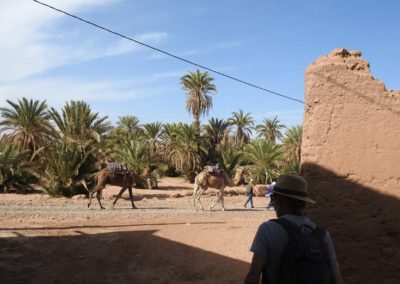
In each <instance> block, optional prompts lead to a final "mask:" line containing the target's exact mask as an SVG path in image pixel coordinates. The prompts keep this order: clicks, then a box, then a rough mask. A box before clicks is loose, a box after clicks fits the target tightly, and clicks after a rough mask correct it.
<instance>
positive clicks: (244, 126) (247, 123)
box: [228, 109, 254, 147]
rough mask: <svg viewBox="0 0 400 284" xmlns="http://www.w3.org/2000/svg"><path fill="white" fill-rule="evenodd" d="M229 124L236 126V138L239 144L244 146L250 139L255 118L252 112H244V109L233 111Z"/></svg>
mask: <svg viewBox="0 0 400 284" xmlns="http://www.w3.org/2000/svg"><path fill="white" fill-rule="evenodd" d="M228 123H229V125H232V126H235V127H236V132H235V140H236V143H237V144H238V145H239V146H241V147H242V146H243V145H244V144H245V143H247V142H248V141H249V140H250V135H251V129H252V128H253V125H254V119H253V118H252V117H251V113H246V114H244V113H243V110H242V109H239V112H233V113H232V117H231V118H229V119H228Z"/></svg>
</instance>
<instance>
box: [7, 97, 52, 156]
mask: <svg viewBox="0 0 400 284" xmlns="http://www.w3.org/2000/svg"><path fill="white" fill-rule="evenodd" d="M7 103H8V104H9V105H10V106H11V107H10V108H0V112H1V117H2V118H3V120H2V121H0V132H3V133H4V142H5V143H12V144H14V145H16V146H17V147H18V149H19V150H21V151H23V150H29V151H31V155H34V154H35V152H36V151H38V150H39V149H41V148H42V147H44V146H46V145H48V144H49V143H50V142H51V141H52V140H53V138H54V137H55V136H56V135H57V134H56V132H55V131H54V128H53V127H52V125H51V123H50V121H49V119H50V115H49V114H48V113H47V104H46V101H42V102H40V101H38V100H35V101H33V100H28V99H26V98H22V100H18V103H14V102H12V101H10V100H7Z"/></svg>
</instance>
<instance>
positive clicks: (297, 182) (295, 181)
mask: <svg viewBox="0 0 400 284" xmlns="http://www.w3.org/2000/svg"><path fill="white" fill-rule="evenodd" d="M273 194H278V195H282V196H286V197H290V198H294V199H297V200H301V201H305V202H308V203H314V204H315V203H316V202H315V201H314V200H312V199H311V198H308V197H307V195H308V183H307V181H306V180H305V179H303V178H302V177H297V176H288V175H281V176H279V177H278V178H277V180H276V185H275V187H274V189H273Z"/></svg>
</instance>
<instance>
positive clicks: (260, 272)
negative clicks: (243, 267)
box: [245, 175, 343, 284]
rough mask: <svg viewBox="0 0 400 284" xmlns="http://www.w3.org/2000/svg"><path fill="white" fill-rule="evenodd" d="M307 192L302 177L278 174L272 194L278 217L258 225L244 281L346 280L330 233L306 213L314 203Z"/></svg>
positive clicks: (338, 283)
mask: <svg viewBox="0 0 400 284" xmlns="http://www.w3.org/2000/svg"><path fill="white" fill-rule="evenodd" d="M307 192H308V183H307V181H306V180H304V179H303V178H301V177H295V176H287V175H281V176H279V177H278V179H277V181H276V184H275V186H274V188H273V192H272V195H271V196H272V199H273V200H274V206H275V211H276V215H277V217H278V219H273V220H269V221H267V222H264V223H262V224H261V225H260V227H259V228H258V230H257V233H256V235H255V238H254V241H253V244H252V245H251V248H250V250H251V251H252V252H253V253H254V254H253V259H252V261H251V265H250V270H249V272H248V274H247V276H246V279H245V284H258V283H263V284H265V283H270V284H276V283H315V284H323V283H333V284H342V283H343V280H342V277H341V275H340V271H339V265H338V263H337V260H336V254H335V250H334V247H333V244H332V239H331V236H330V234H329V232H328V231H325V230H322V229H319V228H318V227H317V226H316V225H315V224H314V223H313V222H312V221H310V219H308V218H307V217H306V216H305V212H306V208H307V204H308V203H315V201H314V200H312V199H310V198H308V197H307ZM295 238H297V242H296V240H295ZM303 249H304V250H305V251H308V252H309V253H308V254H305V253H304V252H303ZM296 255H297V257H296ZM299 255H300V257H298V256H299ZM260 278H261V279H262V281H261V282H260ZM300 278H301V279H302V280H301V279H300Z"/></svg>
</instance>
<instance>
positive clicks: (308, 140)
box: [302, 49, 400, 284]
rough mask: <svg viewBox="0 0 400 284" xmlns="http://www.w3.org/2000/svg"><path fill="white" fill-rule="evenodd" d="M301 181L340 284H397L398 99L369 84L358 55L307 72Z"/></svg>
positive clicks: (344, 54) (338, 53)
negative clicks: (333, 255)
mask: <svg viewBox="0 0 400 284" xmlns="http://www.w3.org/2000/svg"><path fill="white" fill-rule="evenodd" d="M302 175H303V176H304V177H305V178H306V179H308V180H309V182H310V191H311V194H312V196H313V197H314V198H315V199H316V200H317V201H318V204H317V206H315V207H313V208H311V209H310V215H311V217H312V218H313V219H315V220H316V221H317V222H319V223H320V224H323V225H325V226H326V227H327V228H328V229H329V230H330V231H331V233H332V235H333V237H334V241H335V246H336V247H337V253H338V257H339V261H340V262H341V265H342V270H343V274H344V277H345V280H346V281H345V283H375V281H379V282H380V283H381V284H383V283H398V282H397V281H399V279H400V234H399V231H400V227H399V223H400V210H399V209H400V199H399V196H400V190H399V188H400V92H399V91H391V90H387V89H386V88H385V85H384V84H383V83H382V82H380V81H378V80H377V79H375V78H374V77H373V76H372V75H371V73H370V70H369V63H368V62H367V61H366V60H365V59H363V58H362V57H361V52H359V51H347V50H345V49H335V50H333V51H332V52H331V53H330V54H328V55H326V56H322V57H320V58H318V59H317V60H316V61H315V62H313V63H312V64H310V65H309V66H308V68H307V70H306V99H305V114H304V125H303V144H302Z"/></svg>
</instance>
